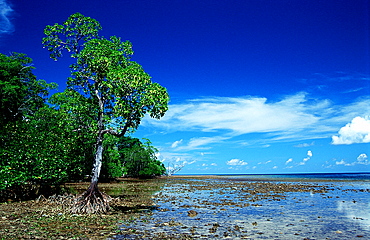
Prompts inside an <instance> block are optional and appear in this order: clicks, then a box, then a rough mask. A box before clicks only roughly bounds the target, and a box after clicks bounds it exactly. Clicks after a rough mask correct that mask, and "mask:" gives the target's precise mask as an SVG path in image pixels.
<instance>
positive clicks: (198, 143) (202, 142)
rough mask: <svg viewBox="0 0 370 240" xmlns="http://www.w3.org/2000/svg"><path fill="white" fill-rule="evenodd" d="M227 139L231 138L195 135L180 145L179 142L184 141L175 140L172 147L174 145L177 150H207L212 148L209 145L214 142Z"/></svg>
mask: <svg viewBox="0 0 370 240" xmlns="http://www.w3.org/2000/svg"><path fill="white" fill-rule="evenodd" d="M226 139H229V137H222V136H214V137H194V138H191V139H190V140H189V142H187V143H184V144H181V146H179V143H182V141H180V142H174V143H173V144H172V147H174V148H175V150H176V151H191V150H207V149H209V148H210V147H209V146H208V145H210V144H212V143H220V142H222V141H223V140H226ZM206 146H207V147H206Z"/></svg>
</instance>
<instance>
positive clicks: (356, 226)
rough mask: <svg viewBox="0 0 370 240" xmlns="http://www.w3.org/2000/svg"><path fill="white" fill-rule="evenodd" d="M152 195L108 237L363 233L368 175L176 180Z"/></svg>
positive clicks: (368, 223) (368, 214) (368, 213)
mask: <svg viewBox="0 0 370 240" xmlns="http://www.w3.org/2000/svg"><path fill="white" fill-rule="evenodd" d="M266 186H268V188H266ZM289 186H292V187H295V189H297V188H299V189H303V191H289ZM280 187H282V189H288V190H287V191H285V190H284V191H282V192H279V191H276V189H279V188H280ZM266 189H267V190H266ZM270 189H271V190H270ZM307 189H308V190H307ZM153 200H154V202H155V203H156V205H157V206H158V209H157V210H155V211H154V212H152V213H151V214H150V215H149V216H148V215H147V216H143V217H142V219H137V220H136V221H135V222H134V223H130V224H123V225H122V226H121V229H122V230H123V232H125V234H123V235H117V236H115V239H139V238H140V239H152V237H154V236H162V239H189V238H194V239H370V174H369V173H361V174H354V173H347V174H288V175H287V174H284V175H219V178H216V179H215V178H212V177H209V178H207V177H206V178H204V177H203V178H194V179H193V178H190V179H189V178H184V179H178V178H177V179H173V180H168V181H167V182H166V183H165V185H164V187H163V188H162V189H161V191H159V192H157V193H155V194H154V195H153ZM130 229H135V233H133V231H131V232H132V234H127V232H129V233H130ZM184 236H185V237H184Z"/></svg>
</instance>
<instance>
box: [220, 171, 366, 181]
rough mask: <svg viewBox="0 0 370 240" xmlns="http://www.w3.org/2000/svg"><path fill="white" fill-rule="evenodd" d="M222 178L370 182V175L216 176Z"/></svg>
mask: <svg viewBox="0 0 370 240" xmlns="http://www.w3.org/2000/svg"><path fill="white" fill-rule="evenodd" d="M218 176H220V177H224V178H231V179H240V180H271V181H274V180H277V181H279V180H281V179H287V180H301V181H307V180H329V181H330V180H333V181H336V180H349V181H350V180H353V181H370V173H308V174H307V173H302V174H233V175H227V174H222V175H218Z"/></svg>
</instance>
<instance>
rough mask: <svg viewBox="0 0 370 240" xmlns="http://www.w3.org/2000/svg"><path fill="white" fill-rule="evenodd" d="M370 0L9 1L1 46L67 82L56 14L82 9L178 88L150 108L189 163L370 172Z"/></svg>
mask: <svg viewBox="0 0 370 240" xmlns="http://www.w3.org/2000/svg"><path fill="white" fill-rule="evenodd" d="M369 9H370V2H369V1H368V0H355V1H353V0H326V1H318V0H317V1H313V0H296V1H291V0H246V1H240V0H222V1H221V0H212V1H211V0H197V1H196V0H163V1H151V0H135V1H134V0H131V1H129V0H124V1H112V0H106V1H98V0H92V1H88V2H86V1H82V0H65V1H26V0H6V1H5V0H0V10H1V11H0V14H1V16H0V52H1V53H5V54H7V53H9V52H12V51H16V52H23V53H26V54H28V55H29V56H30V57H31V58H33V59H34V65H35V67H36V68H37V69H36V70H35V74H36V75H37V76H38V77H39V78H41V79H45V80H47V81H49V82H57V83H58V84H59V85H60V88H59V90H60V91H62V90H63V89H64V87H65V82H66V78H67V77H68V76H69V69H68V65H69V64H70V63H71V60H70V59H69V57H68V56H66V57H65V58H63V59H61V60H59V61H58V62H54V61H53V60H51V59H50V58H49V55H48V52H47V50H45V49H43V48H42V45H41V38H42V37H43V29H44V27H45V26H46V25H51V24H54V23H57V22H58V23H62V22H63V21H64V20H66V19H67V18H68V16H69V15H71V14H73V13H75V12H80V13H82V14H84V15H85V16H89V17H92V18H95V19H97V20H98V21H99V22H100V23H101V24H102V26H103V30H102V31H101V35H103V36H111V35H116V36H119V37H122V39H123V40H126V39H127V40H130V41H131V42H132V43H133V46H134V51H135V55H134V58H133V59H134V60H135V61H137V62H138V63H140V64H141V65H142V66H143V67H144V69H145V70H146V71H147V72H148V73H149V74H150V75H151V76H152V80H153V81H155V82H158V83H160V84H161V85H163V86H165V87H166V88H167V89H168V92H169V94H170V97H171V102H170V105H169V110H168V112H167V114H166V115H165V117H163V118H162V119H161V120H153V119H150V118H145V119H144V120H143V122H142V125H141V126H140V128H139V129H138V131H137V132H136V133H135V134H133V136H134V137H139V138H143V137H145V138H149V139H150V140H151V141H152V142H153V145H154V146H156V147H157V148H158V149H159V150H160V152H159V155H158V157H159V158H160V159H161V160H162V161H164V163H165V165H166V166H170V167H176V166H183V167H182V170H181V171H180V172H179V173H180V174H205V173H207V174H211V173H235V174H236V173H252V174H253V173H256V174H258V173H262V174H263V173H301V172H366V171H367V172H370V160H369V157H370V52H369V51H370V50H369V49H370V30H369V29H370V26H369V22H370V20H369V19H370V18H369V17H370V13H369V11H370V10H369Z"/></svg>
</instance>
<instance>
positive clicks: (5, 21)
mask: <svg viewBox="0 0 370 240" xmlns="http://www.w3.org/2000/svg"><path fill="white" fill-rule="evenodd" d="M12 12H13V9H12V8H11V7H10V5H9V4H8V3H7V1H6V0H0V34H3V33H12V32H13V31H14V27H13V24H12V23H11V22H10V19H9V15H10V14H11V13H12Z"/></svg>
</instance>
